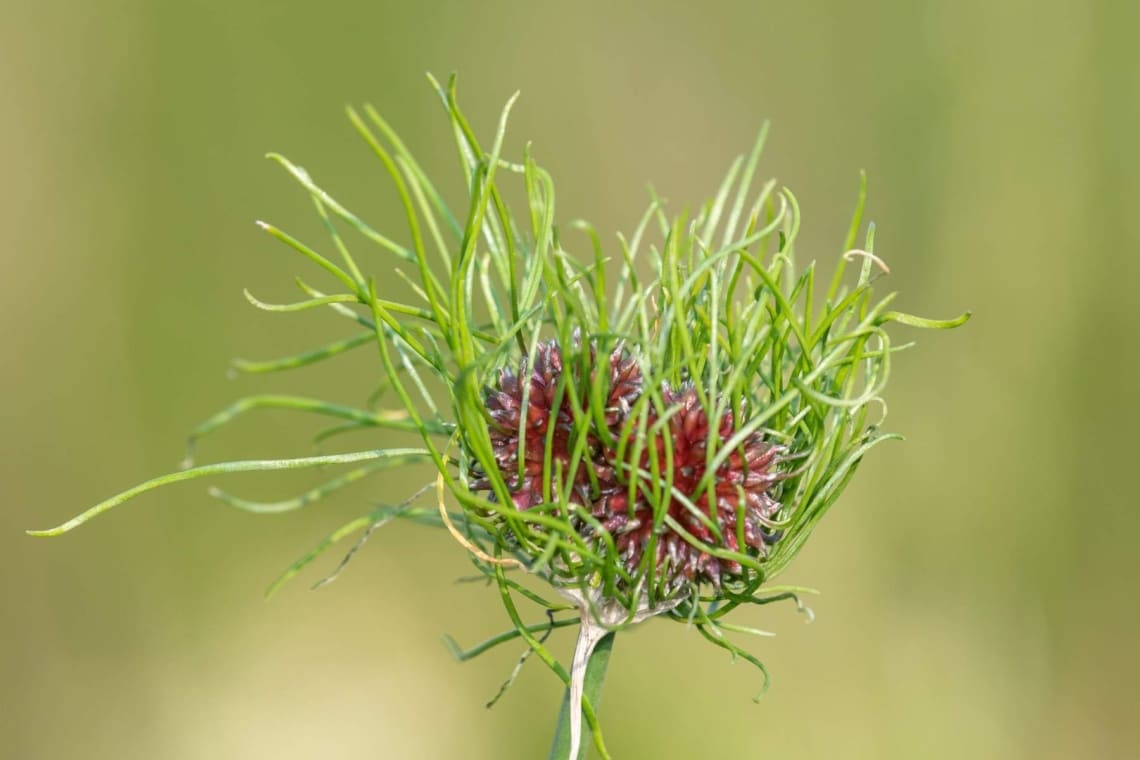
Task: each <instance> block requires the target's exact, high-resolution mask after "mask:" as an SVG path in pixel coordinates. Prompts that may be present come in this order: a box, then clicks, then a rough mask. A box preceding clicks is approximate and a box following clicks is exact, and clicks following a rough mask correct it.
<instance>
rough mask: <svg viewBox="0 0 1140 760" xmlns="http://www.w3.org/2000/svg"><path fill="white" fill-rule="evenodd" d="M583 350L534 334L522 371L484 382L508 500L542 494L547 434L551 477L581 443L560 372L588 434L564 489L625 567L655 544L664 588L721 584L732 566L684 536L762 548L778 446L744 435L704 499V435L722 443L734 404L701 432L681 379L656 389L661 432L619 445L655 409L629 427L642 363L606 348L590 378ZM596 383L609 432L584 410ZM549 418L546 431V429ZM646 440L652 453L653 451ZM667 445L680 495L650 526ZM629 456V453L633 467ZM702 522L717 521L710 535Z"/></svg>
mask: <svg viewBox="0 0 1140 760" xmlns="http://www.w3.org/2000/svg"><path fill="white" fill-rule="evenodd" d="M581 358H582V357H577V356H575V357H572V359H573V360H572V361H569V362H564V357H563V354H562V351H561V349H560V348H559V346H558V344H557V343H555V342H554V341H550V342H546V343H542V344H540V345H539V347H538V350H537V353H536V356H535V360H534V367H533V369H531V370H529V371H528V369H527V364H526V360H525V359H524V360H523V364H522V366H521V368H520V371H519V372H518V373H517V374H516V373H515V372H512V371H510V370H503V371H502V372H501V373H500V374H499V378H498V383H497V384H496V385H495V386H494V387H491V388H489V389H488V390H487V396H486V404H487V413H488V417H489V422H490V425H489V427H490V434H491V442H492V445H493V447H494V451H495V459H496V462H497V464H498V468H499V471H500V472H501V473H502V475H503V478H504V479H505V480H506V483H507V486H508V488H509V489H510V491H511V497H512V499H513V501H514V504H515V506H516V507H517V508H519V509H521V510H526V509H531V508H533V507H534V506H536V505H538V504H541V503H542V502H543V495H542V483H543V469H544V467H545V457H546V453H547V452H546V447H547V441H548V440H549V442H550V461H551V467H552V470H553V471H552V473H551V482H552V483H554V482H557V480H558V478H557V477H556V473H557V472H559V471H561V472H562V473H564V477H565V474H568V473H569V472H570V469H571V460H572V453H573V449H574V448H575V446H578V445H581V444H580V441H579V440H578V437H579V436H580V435H581V433H579V434H575V432H574V431H575V427H576V426H575V423H574V420H575V413H574V411H573V408H574V407H573V404H572V403H571V399H570V398H569V395H570V393H569V386H570V384H569V383H568V384H567V390H566V391H564V392H563V398H561V399H557V398H556V397H557V386H558V382H559V377H560V375H561V374H562V373H563V372H566V371H569V372H570V373H571V375H570V377H571V379H573V383H572V385H573V388H574V393H575V396H576V398H577V399H578V402H579V408H580V409H581V410H583V413H584V414H585V415H586V419H588V420H589V422H588V424H585V425H578V426H577V428H578V429H579V430H583V431H585V433H584V434H585V435H586V437H587V440H586V446H585V452H584V454H583V456H582V458H581V462H580V464H579V466H578V467H577V468H576V471H575V472H574V473H573V487H572V489H571V493H572V494H573V498H574V500H575V501H577V503H578V504H580V505H582V506H583V507H585V508H586V509H588V510H589V512H590V513H591V514H592V515H593V517H594V518H596V520H597V521H598V522H599V523H600V524H601V527H602V529H603V530H605V531H606V532H608V533H609V535H610V536H611V537H612V539H613V543H614V546H615V547H616V548H617V551H618V552H619V554H620V556H621V560H622V564H623V565H624V567H625V568H626V570H627V572H629V573H630V574H631V575H634V576H635V577H636V576H637V575H638V573H639V571H638V567H639V566H640V565H641V563H642V561H643V558H644V556H645V553H646V551H647V550H650V547H653V548H652V551H653V552H654V555H655V571H654V572H655V574H656V575H657V577H658V578H659V579H661V580H663V581H664V582H665V583H666V584H667V586H668V587H670V588H671V589H676V588H679V587H681V586H682V585H684V584H686V583H692V582H698V583H699V582H708V583H712V584H714V585H717V586H719V585H720V583H721V581H722V580H723V579H724V578H726V577H732V576H737V575H739V574H740V573H741V566H740V563H739V562H737V561H735V560H732V559H729V558H718V557H714V556H713V555H711V554H709V553H708V552H707V551H704V550H702V549H701V548H699V547H698V546H697V545H695V543H694V540H695V542H699V543H701V544H704V545H706V546H709V547H714V548H723V549H727V550H729V551H733V552H739V553H747V554H751V555H753V556H762V555H763V554H765V552H766V551H767V546H768V545H769V544H771V543H774V541H775V540H776V538H777V537H778V533H777V532H774V531H772V530H771V524H772V521H773V519H774V518H775V515H776V512H777V511H778V510H779V509H780V504H779V502H777V501H776V500H775V499H774V498H773V497H772V496H771V495H770V494H769V490H770V489H771V488H772V486H774V485H775V484H776V483H778V482H779V481H781V480H783V479H784V478H786V477H787V473H785V472H781V471H780V470H779V469H778V465H779V464H780V463H782V462H783V461H785V460H786V455H787V450H786V448H785V447H783V446H780V445H775V444H772V443H769V442H767V441H765V440H764V437H763V435H762V434H760V433H754V434H752V435H749V436H747V437H746V438H745V440H744V441H743V443H742V444H741V445H740V446H738V447H737V448H736V449H735V450H733V451H732V452H731V453H730V454H729V455H728V456H727V457H725V458H724V462H723V463H722V464H721V465H720V466H719V467H718V468H717V470H716V473H715V476H714V477H713V478H712V490H711V495H712V497H713V499H714V501H715V505H710V504H709V496H710V491H709V489H708V488H706V487H704V486H701V485H699V484H700V483H701V480H702V479H703V478H704V476H705V472H706V463H707V450H708V449H707V447H708V442H709V439H710V432H711V435H713V436H715V437H716V438H717V439H719V441H720V442H722V443H723V442H725V441H728V440H729V439H730V438H731V437H732V436H733V434H734V433H735V431H736V426H735V424H734V421H733V416H732V413H731V412H726V413H725V414H724V415H723V416H722V417H721V419H720V422H719V424H718V425H717V427H716V429H715V430H714V431H710V421H709V415H708V414H707V413H706V411H705V409H704V408H703V406H702V405H701V402H700V399H699V396H698V394H697V393H696V391H695V390H694V389H693V388H692V387H690V386H682V387H681V388H679V389H671V388H669V387H667V386H666V387H663V388H661V389H660V391H661V395H662V399H663V401H664V406H665V408H666V409H669V410H670V416H669V419H668V421H667V422H666V423H665V424H664V425H663V426H662V428H661V430H660V432H659V433H657V434H656V435H655V436H654V440H653V441H652V442H651V443H650V442H646V443H643V444H642V445H641V446H640V447H638V446H635V445H633V442H632V441H626V442H625V445H624V446H622V445H620V443H621V441H622V437H623V436H628V435H630V433H629V431H630V430H638V429H642V430H644V429H653V424H654V423H655V422H656V421H657V419H656V412H655V411H653V410H652V409H651V412H650V418H649V425H648V426H640V425H632V424H627V420H628V418H629V414H630V409H631V407H632V406H633V404H634V402H636V400H637V399H638V397H639V396H640V395H641V393H642V374H641V369H640V367H639V366H638V364H637V362H636V360H635V359H634V358H633V357H632V356H631V355H630V354H629V353H628V352H626V351H624V350H622V349H621V348H618V349H616V350H615V351H613V352H612V353H611V354H610V356H609V359H608V361H607V362H604V363H603V364H602V367H601V369H602V371H608V377H605V378H598V377H597V372H598V369H599V368H598V366H597V363H596V361H595V360H596V357H595V352H594V350H593V348H591V349H590V351H589V358H588V361H586V362H585V364H586V367H587V368H588V371H585V372H584V371H583V368H582V362H581ZM600 381H601V382H606V393H605V409H604V412H603V414H602V415H600V417H601V419H602V420H603V421H604V424H605V427H606V428H607V432H608V434H606V433H602V431H600V430H599V423H598V420H597V415H593V414H592V413H591V411H590V406H589V405H590V392H589V388H590V387H591V386H592V385H593V384H594V383H596V382H600ZM527 382H529V385H530V387H529V391H528V390H527V388H526V383H527ZM524 392H526V393H525V394H524ZM524 410H525V414H526V424H525V426H523V427H522V428H521V429H522V431H523V434H522V436H521V437H520V434H519V433H520V422H521V416H522V415H523V413H524ZM552 427H553V434H551V433H550V431H551V428H552ZM666 436H667V437H668V440H666ZM651 448H652V449H653V450H654V451H652V452H651ZM669 448H671V455H672V460H673V466H672V486H673V493H675V494H681V495H683V496H684V497H685V499H684V500H682V499H679V498H676V497H675V496H674V497H673V498H670V499H669V501H668V505H669V506H668V515H669V517H670V518H671V519H672V521H674V525H669V524H668V523H667V522H664V521H662V522H660V523H659V527H658V528H657V529H656V531H655V530H654V510H653V506H652V503H651V502H650V500H649V498H648V496H647V492H651V491H652V489H651V484H650V483H648V482H645V481H646V479H648V478H651V477H657V478H659V479H660V478H664V477H665V476H666V467H665V464H664V462H665V457H666V451H667V449H669ZM619 449H620V450H621V452H622V453H621V455H620V456H619ZM520 450H521V455H522V457H523V467H522V475H521V477H520V474H519V456H520ZM635 452H637V453H635ZM633 457H636V458H637V460H638V461H637V463H636V465H637V466H636V467H634V466H633V464H634V463H633V461H632V458H633ZM591 471H592V474H593V477H591ZM654 473H657V474H656V475H654ZM635 478H636V479H638V481H639V482H637V483H635V485H634V486H633V487H632V488H631V485H630V482H631V480H632V479H635ZM472 485H473V487H474V488H475V489H477V490H490V483H489V481H488V480H487V478H485V477H483V478H477V479H476V480H475V482H474V483H473V484H472ZM631 494H632V495H633V500H632V502H631V500H630V496H631ZM686 500H687V501H688V502H689V503H688V504H686V503H685V501H686ZM698 512H699V514H697V513H698ZM711 524H715V525H716V527H717V529H718V531H719V536H718V535H717V532H718V531H717V530H713V528H712V527H711ZM575 525H576V528H577V529H578V530H579V532H580V534H581V535H583V536H584V537H586V538H587V539H590V538H591V537H592V538H595V539H596V538H598V536H597V535H596V534H597V529H596V528H594V527H591V526H590V525H589V524H587V523H586V521H583V520H578V521H576V523H575ZM678 527H679V528H680V530H678V529H677V528H678ZM655 534H656V535H655ZM685 534H687V535H688V537H686V535H685ZM690 537H691V538H690Z"/></svg>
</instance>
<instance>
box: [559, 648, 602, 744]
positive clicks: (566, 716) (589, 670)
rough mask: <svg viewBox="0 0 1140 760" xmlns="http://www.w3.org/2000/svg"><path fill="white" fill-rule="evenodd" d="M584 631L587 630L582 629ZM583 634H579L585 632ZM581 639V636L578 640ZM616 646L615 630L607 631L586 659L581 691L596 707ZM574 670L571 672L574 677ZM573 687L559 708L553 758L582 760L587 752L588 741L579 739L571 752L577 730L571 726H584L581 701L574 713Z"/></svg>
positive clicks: (567, 692)
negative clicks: (572, 752)
mask: <svg viewBox="0 0 1140 760" xmlns="http://www.w3.org/2000/svg"><path fill="white" fill-rule="evenodd" d="M582 634H586V631H583V632H582ZM582 634H580V635H582ZM579 641H580V643H581V641H582V639H580V640H579ZM613 646H614V634H613V633H612V632H607V633H606V634H605V635H604V636H602V637H601V639H599V640H598V641H597V642H596V643H595V644H594V645H593V650H592V651H591V652H590V653H589V655H588V657H589V659H588V660H587V663H586V673H585V677H584V678H583V680H582V694H583V696H584V697H585V698H586V699H588V700H589V701H590V704H591V705H593V707H594V709H595V710H597V709H598V704H599V702H600V701H601V696H602V683H603V682H604V681H605V680H606V668H607V666H608V665H609V663H610V651H611V650H612V649H613ZM573 678H574V674H573V673H571V679H573ZM570 703H571V688H570V687H569V686H568V687H566V694H565V695H564V696H563V697H562V708H561V709H560V710H559V712H558V725H557V726H556V727H555V729H554V743H553V744H552V745H551V747H550V760H582V758H584V757H585V756H586V744H587V743H586V742H580V743H579V746H578V748H577V752H575V754H574V756H573V757H571V755H570V753H571V751H572V750H573V746H574V745H573V739H572V735H573V734H575V733H578V732H576V731H573V730H572V727H573V726H574V725H575V724H577V726H581V723H582V713H581V703H580V702H579V704H578V715H572V714H571V706H570Z"/></svg>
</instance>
